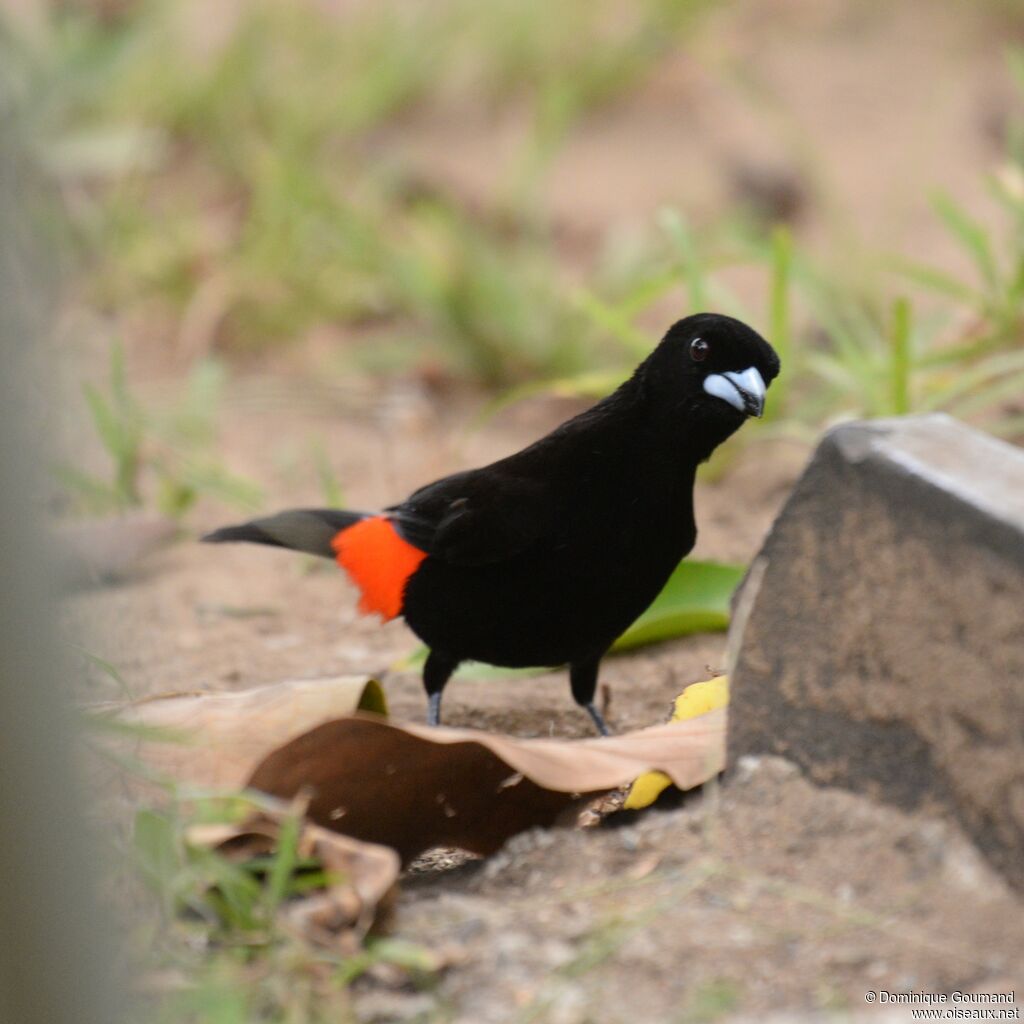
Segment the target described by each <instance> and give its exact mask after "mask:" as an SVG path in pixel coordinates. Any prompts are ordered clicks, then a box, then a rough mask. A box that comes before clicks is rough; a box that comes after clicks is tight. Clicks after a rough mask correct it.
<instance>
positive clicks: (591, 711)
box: [583, 701, 611, 736]
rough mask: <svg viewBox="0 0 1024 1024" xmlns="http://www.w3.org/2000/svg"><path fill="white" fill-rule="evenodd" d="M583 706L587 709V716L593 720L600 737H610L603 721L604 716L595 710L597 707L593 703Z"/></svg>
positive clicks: (609, 732)
mask: <svg viewBox="0 0 1024 1024" xmlns="http://www.w3.org/2000/svg"><path fill="white" fill-rule="evenodd" d="M583 706H584V707H585V708H586V709H587V714H588V715H590V717H591V718H592V719H593V720H594V725H596V726H597V731H598V732H599V733H600V734H601V735H602V736H611V731H610V730H609V728H608V725H607V723H606V722H605V720H604V715H602V714H601V712H600V711H598V710H597V705H596V704H595V703H594V702H593V701H590V703H589V704H584V705H583Z"/></svg>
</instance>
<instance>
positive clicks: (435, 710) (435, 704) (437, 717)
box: [427, 693, 441, 725]
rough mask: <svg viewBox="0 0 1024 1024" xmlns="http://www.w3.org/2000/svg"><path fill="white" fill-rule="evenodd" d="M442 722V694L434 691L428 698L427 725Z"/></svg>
mask: <svg viewBox="0 0 1024 1024" xmlns="http://www.w3.org/2000/svg"><path fill="white" fill-rule="evenodd" d="M440 724H441V694H440V693H432V694H430V696H429V697H428V698H427V725H440Z"/></svg>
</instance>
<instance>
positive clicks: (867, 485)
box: [729, 415, 1024, 888]
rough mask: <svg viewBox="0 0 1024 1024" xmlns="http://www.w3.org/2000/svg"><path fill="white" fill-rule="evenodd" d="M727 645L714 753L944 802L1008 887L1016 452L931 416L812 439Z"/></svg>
mask: <svg viewBox="0 0 1024 1024" xmlns="http://www.w3.org/2000/svg"><path fill="white" fill-rule="evenodd" d="M730 650H731V652H732V665H731V672H730V674H731V699H730V711H729V717H730V723H729V756H730V761H731V762H732V763H733V764H735V763H736V760H737V759H738V758H739V757H741V756H742V755H743V754H747V753H762V752H768V753H773V754H780V755H782V756H784V757H787V758H789V759H790V760H792V761H795V762H796V763H797V764H799V765H800V766H801V768H802V769H803V770H804V771H805V772H806V773H807V774H808V776H809V777H810V778H811V779H812V780H815V781H817V782H820V783H823V784H828V785H839V786H844V787H848V788H850V789H854V790H857V791H861V792H866V793H869V794H871V795H873V796H875V797H877V798H879V799H882V800H885V801H888V802H891V803H893V804H896V805H898V806H900V807H903V808H906V809H916V808H921V809H924V810H927V811H929V812H936V811H939V812H944V813H951V814H953V815H955V816H956V817H957V818H959V820H960V821H961V823H962V824H963V826H964V827H965V828H966V830H967V831H968V833H969V834H970V835H971V836H972V837H973V838H974V840H975V842H977V844H978V846H979V847H980V849H981V850H982V851H983V852H984V853H985V854H986V856H987V857H988V858H989V859H990V861H991V862H992V863H993V864H994V865H995V866H996V867H997V868H998V869H999V870H1000V871H1001V872H1003V874H1004V875H1005V876H1006V877H1007V878H1008V879H1009V880H1010V881H1011V883H1013V884H1014V885H1015V886H1017V887H1020V888H1024V451H1022V450H1021V449H1019V448H1015V447H1013V446H1011V445H1008V444H1004V443H1002V442H1000V441H997V440H995V439H993V438H991V437H989V436H987V435H985V434H982V433H979V432H977V431H975V430H971V429H969V428H967V427H965V426H963V425H962V424H960V423H958V422H956V421H955V420H953V419H951V418H949V417H947V416H942V415H930V416H922V417H907V418H903V419H898V420H879V421H873V422H870V423H850V424H846V425H843V426H841V427H838V428H836V429H834V430H832V431H830V432H829V433H828V434H826V435H825V437H824V438H823V440H822V441H821V443H820V445H819V447H818V448H817V450H816V452H815V453H814V455H813V457H812V458H811V461H810V462H809V464H808V466H807V468H806V470H805V471H804V474H803V476H802V477H801V479H800V480H799V481H798V483H797V485H796V487H795V488H794V490H793V493H792V495H791V496H790V498H789V500H788V501H787V503H786V505H785V506H784V508H783V509H782V511H781V512H780V514H779V516H778V518H777V519H776V522H775V524H774V526H773V527H772V529H771V531H770V533H769V535H768V537H767V539H766V541H765V543H764V546H763V548H762V550H761V552H760V553H759V555H758V557H757V558H756V559H755V561H754V562H753V564H752V565H751V568H750V571H749V572H748V574H747V578H746V579H745V581H744V584H743V586H742V587H741V588H740V590H739V592H738V594H737V598H736V614H735V616H734V621H733V627H732V630H731V634H730Z"/></svg>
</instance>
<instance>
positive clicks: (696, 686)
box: [622, 676, 729, 811]
mask: <svg viewBox="0 0 1024 1024" xmlns="http://www.w3.org/2000/svg"><path fill="white" fill-rule="evenodd" d="M728 704H729V677H728V676H716V677H715V678H714V679H707V680H705V681H704V682H702V683H692V684H691V685H690V686H688V687H687V688H686V689H685V690H683V692H682V693H681V694H679V696H678V697H676V699H675V703H674V706H673V708H672V719H671V721H673V722H682V721H683V720H684V719H687V718H696V717H698V716H699V715H706V714H707V713H708V712H709V711H717V710H718V709H719V708H724V707H726V706H727V705H728ZM671 784H672V780H671V779H670V778H669V777H668V776H667V775H666V774H665V773H664V772H644V774H643V775H641V776H640V777H639V778H638V779H637V780H636V781H635V782H634V783H633V785H632V786H631V787H630V789H629V794H628V795H627V796H626V802H625V803H624V804H623V805H622V807H623V810H627V811H636V810H640V809H641V808H642V807H650V806H651V804H653V803H654V801H655V800H657V799H658V797H659V796H661V794H662V792H663V791H664V790H665V788H666V787H667V786H670V785H671Z"/></svg>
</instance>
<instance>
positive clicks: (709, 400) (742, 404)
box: [642, 313, 779, 439]
mask: <svg viewBox="0 0 1024 1024" xmlns="http://www.w3.org/2000/svg"><path fill="white" fill-rule="evenodd" d="M642 369H643V376H644V385H645V390H647V392H648V393H649V394H652V395H657V396H658V397H659V398H660V399H661V400H662V401H665V402H668V403H670V404H671V406H673V407H675V408H679V409H682V410H685V413H686V415H687V418H689V419H693V418H699V419H700V421H701V422H702V423H705V424H706V425H707V426H708V427H710V428H712V432H713V433H721V434H722V435H723V436H722V439H724V437H727V436H728V435H729V434H731V433H732V432H733V431H734V430H736V429H737V428H738V427H739V426H740V424H742V423H743V421H744V420H745V419H746V418H747V417H748V416H761V415H763V414H764V403H765V395H766V392H767V389H768V385H769V384H771V382H772V381H773V380H774V379H775V378H776V377H777V376H778V373H779V357H778V356H777V355H776V354H775V350H774V349H773V348H772V347H771V345H769V344H768V342H767V341H765V340H764V338H762V337H761V335H760V334H758V333H757V332H756V331H754V330H752V329H751V328H749V327H748V326H747V325H746V324H744V323H741V322H740V321H739V320H734V319H733V318H732V317H730V316H722V315H720V314H718V313H698V314H697V315H695V316H688V317H686V319H685V320H680V321H678V323H675V324H673V325H672V327H670V328H669V331H668V333H667V334H666V335H665V337H664V339H662V341H661V344H660V345H658V347H657V348H656V349H655V350H654V351H653V352H652V353H651V355H650V357H649V358H648V360H647V362H646V363H645V364H644V367H643V368H642Z"/></svg>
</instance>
